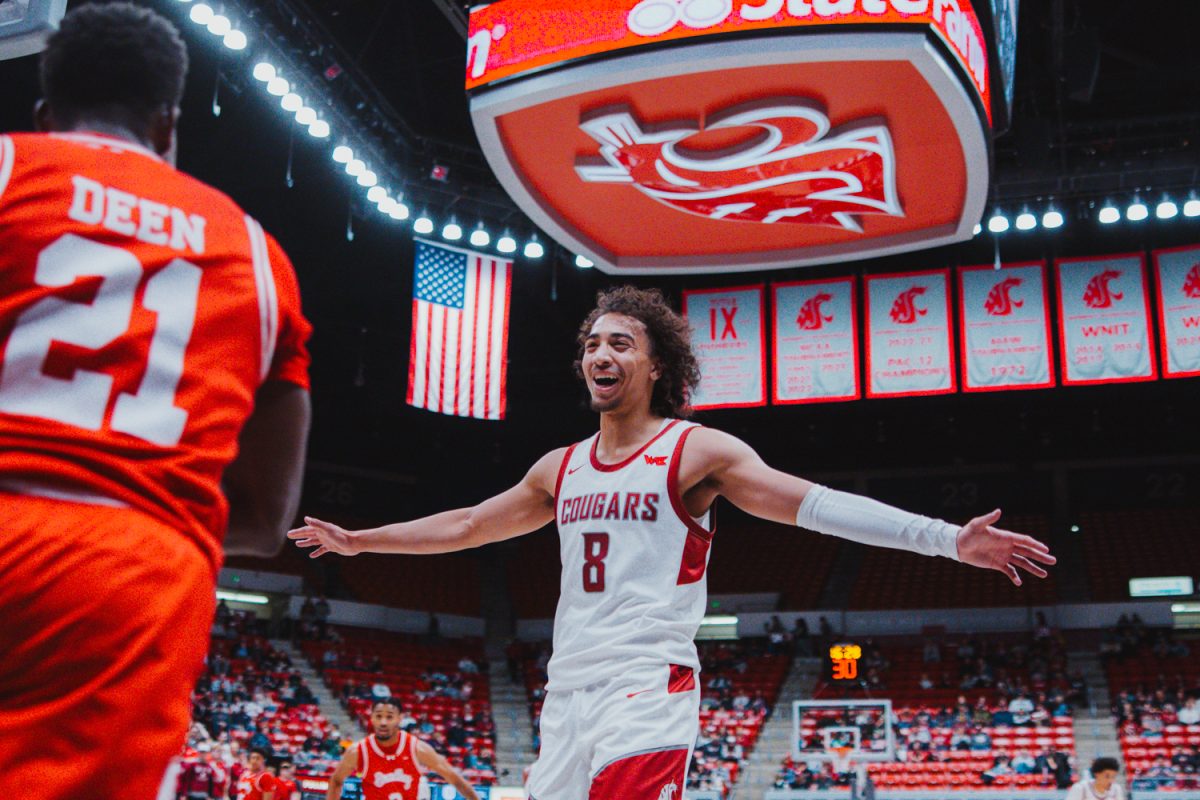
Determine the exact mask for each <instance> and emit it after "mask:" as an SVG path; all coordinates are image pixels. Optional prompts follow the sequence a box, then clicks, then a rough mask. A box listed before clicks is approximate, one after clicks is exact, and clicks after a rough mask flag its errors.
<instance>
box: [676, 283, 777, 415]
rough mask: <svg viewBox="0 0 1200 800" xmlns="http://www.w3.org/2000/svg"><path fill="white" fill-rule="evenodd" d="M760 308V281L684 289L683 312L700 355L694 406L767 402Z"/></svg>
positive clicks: (761, 298) (693, 349)
mask: <svg viewBox="0 0 1200 800" xmlns="http://www.w3.org/2000/svg"><path fill="white" fill-rule="evenodd" d="M763 311H764V310H763V286H762V284H758V285H756V286H737V287H733V288H729V289H696V290H693V291H685V292H684V293H683V315H684V316H685V317H687V319H688V322H689V323H690V324H691V326H692V351H693V352H694V353H695V354H696V357H697V359H699V361H700V389H699V391H697V392H696V396H695V397H693V398H692V407H693V408H695V409H697V410H704V409H709V408H748V407H751V406H765V405H766V404H767V364H766V359H767V347H766V342H765V341H764V339H765V338H766V337H765V331H766V320H765V318H764V313H763Z"/></svg>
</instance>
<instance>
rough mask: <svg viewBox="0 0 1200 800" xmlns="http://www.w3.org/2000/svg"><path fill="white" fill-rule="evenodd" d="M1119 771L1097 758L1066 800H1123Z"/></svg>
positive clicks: (1109, 761)
mask: <svg viewBox="0 0 1200 800" xmlns="http://www.w3.org/2000/svg"><path fill="white" fill-rule="evenodd" d="M1123 618H1124V617H1122V619H1123ZM1119 770H1120V765H1119V764H1118V763H1117V760H1116V759H1115V758H1097V759H1096V760H1095V761H1093V762H1092V769H1091V773H1092V777H1091V778H1084V779H1083V780H1081V781H1079V782H1078V783H1076V784H1075V785H1074V786H1072V787H1071V788H1070V789H1069V790H1068V791H1067V800H1124V798H1125V791H1124V790H1123V789H1122V788H1121V784H1119V783H1117V772H1118V771H1119Z"/></svg>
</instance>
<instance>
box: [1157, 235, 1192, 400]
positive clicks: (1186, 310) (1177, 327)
mask: <svg viewBox="0 0 1200 800" xmlns="http://www.w3.org/2000/svg"><path fill="white" fill-rule="evenodd" d="M1154 267H1155V270H1156V272H1157V273H1158V340H1159V342H1160V343H1161V346H1162V369H1163V377H1166V378H1186V377H1188V376H1192V375H1200V246H1192V247H1178V248H1174V249H1171V250H1157V251H1155V253H1154Z"/></svg>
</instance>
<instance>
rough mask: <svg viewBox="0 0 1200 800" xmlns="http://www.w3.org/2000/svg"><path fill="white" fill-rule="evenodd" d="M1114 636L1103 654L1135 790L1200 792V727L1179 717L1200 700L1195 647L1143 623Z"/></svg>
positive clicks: (1125, 624) (1121, 629)
mask: <svg viewBox="0 0 1200 800" xmlns="http://www.w3.org/2000/svg"><path fill="white" fill-rule="evenodd" d="M1113 633H1114V634H1115V638H1116V644H1117V647H1116V648H1114V647H1112V646H1111V645H1112V644H1113V642H1112V641H1111V640H1110V641H1108V642H1106V647H1105V650H1104V652H1105V656H1106V672H1107V677H1108V683H1109V687H1110V690H1111V694H1112V697H1113V713H1114V715H1115V716H1116V718H1117V724H1118V735H1119V737H1120V742H1121V754H1122V756H1123V760H1124V762H1125V769H1126V772H1127V774H1128V775H1129V776H1130V778H1132V780H1133V781H1134V785H1135V788H1144V789H1151V788H1155V789H1200V776H1198V774H1197V770H1198V769H1200V722H1196V721H1192V722H1190V723H1189V722H1188V721H1187V720H1181V719H1180V717H1179V713H1180V711H1181V710H1182V709H1183V708H1184V705H1185V704H1186V702H1187V701H1188V698H1195V697H1197V696H1200V662H1197V660H1196V658H1195V656H1194V655H1193V654H1192V652H1191V651H1192V650H1193V649H1194V648H1189V647H1188V645H1187V643H1185V642H1182V641H1176V640H1175V638H1174V636H1173V635H1172V632H1171V631H1169V630H1167V629H1161V628H1160V629H1156V628H1145V627H1144V626H1142V625H1141V623H1140V621H1138V622H1132V623H1131V622H1128V621H1124V620H1123V622H1122V624H1121V625H1120V626H1119V628H1118V630H1117V631H1114V632H1113ZM1193 713H1194V712H1193Z"/></svg>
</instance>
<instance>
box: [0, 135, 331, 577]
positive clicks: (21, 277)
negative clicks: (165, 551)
mask: <svg viewBox="0 0 1200 800" xmlns="http://www.w3.org/2000/svg"><path fill="white" fill-rule="evenodd" d="M308 333H309V326H308V323H307V322H306V321H305V320H304V318H303V317H302V316H301V313H300V298H299V291H298V288H297V285H296V278H295V274H294V273H293V271H292V266H291V264H290V262H289V261H288V260H287V257H286V256H285V255H284V253H283V251H282V250H281V249H280V247H279V246H278V245H277V244H276V243H275V242H274V240H272V239H271V238H270V237H269V236H267V235H266V234H265V233H264V232H263V229H262V228H261V227H260V226H259V224H258V223H257V222H255V221H254V220H253V219H252V218H250V217H249V216H247V215H246V214H245V213H244V212H243V211H242V210H241V209H240V208H238V206H237V205H236V204H235V203H234V202H233V201H232V200H230V199H229V198H228V197H226V196H225V195H223V194H221V193H220V192H218V191H216V190H215V189H212V188H211V187H209V186H206V185H205V184H203V183H201V182H200V181H197V180H195V179H194V178H191V177H189V176H187V175H184V174H183V173H181V172H179V171H177V170H176V169H174V168H173V167H171V166H170V165H169V164H167V163H166V162H164V161H163V160H162V159H160V158H158V157H157V156H156V155H155V154H153V153H151V152H150V151H148V150H146V149H144V148H142V147H139V146H137V145H135V144H132V143H130V142H126V141H124V140H121V139H114V138H110V137H106V136H99V135H95V134H75V133H72V134H14V135H11V136H0V491H16V492H19V493H27V494H42V495H47V496H51V497H55V496H60V497H64V498H67V499H70V498H78V497H87V498H89V499H91V500H92V501H93V502H105V503H109V504H114V505H126V506H130V507H132V508H136V509H139V510H141V511H144V512H145V513H148V514H150V515H152V516H154V517H155V518H157V519H160V520H162V521H164V522H166V523H167V524H169V525H171V526H173V527H175V528H176V529H178V530H180V531H181V532H182V533H184V534H185V535H188V536H190V537H192V538H193V539H195V541H196V543H197V544H198V545H199V546H200V547H201V549H202V550H203V551H204V552H205V553H206V554H207V555H208V557H209V559H210V560H211V563H212V564H213V566H214V569H215V567H216V565H217V564H218V563H219V560H220V546H221V538H222V537H223V535H224V529H225V522H226V511H227V508H226V503H225V500H224V497H223V495H222V493H221V488H220V480H221V475H222V473H223V471H224V469H225V467H226V466H227V465H228V464H229V463H230V462H231V461H232V460H233V458H234V456H235V455H236V452H237V438H238V434H239V433H240V431H241V428H242V425H243V424H244V423H245V421H246V419H247V418H248V417H249V416H250V413H251V411H252V410H253V403H254V394H255V392H256V390H257V389H258V387H259V386H260V385H261V384H262V383H263V382H265V381H267V380H282V381H287V382H291V383H295V384H297V385H299V386H301V387H304V388H307V386H308V353H307V351H306V349H305V341H306V339H307V337H308Z"/></svg>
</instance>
